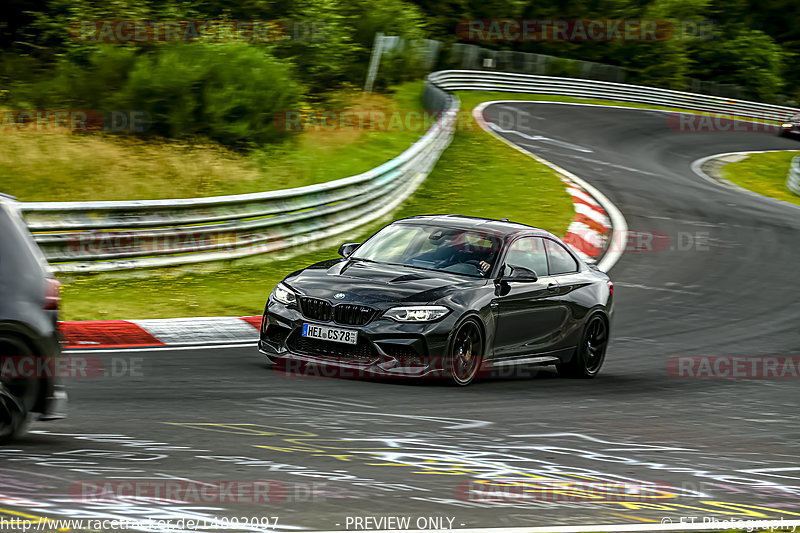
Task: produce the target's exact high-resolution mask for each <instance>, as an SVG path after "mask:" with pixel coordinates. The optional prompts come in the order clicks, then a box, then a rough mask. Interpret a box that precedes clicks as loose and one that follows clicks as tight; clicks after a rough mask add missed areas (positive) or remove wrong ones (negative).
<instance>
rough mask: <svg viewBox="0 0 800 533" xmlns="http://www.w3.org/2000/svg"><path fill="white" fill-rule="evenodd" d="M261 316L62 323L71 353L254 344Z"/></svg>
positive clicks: (62, 331)
mask: <svg viewBox="0 0 800 533" xmlns="http://www.w3.org/2000/svg"><path fill="white" fill-rule="evenodd" d="M260 326H261V317H260V316H242V317H191V318H164V319H147V320H97V321H86V322H61V323H60V324H59V327H60V329H61V333H62V334H63V335H64V343H65V347H66V348H67V349H78V348H142V347H152V346H172V345H182V346H187V347H191V346H208V345H223V344H244V343H247V344H252V343H255V342H256V341H258V330H259V327H260Z"/></svg>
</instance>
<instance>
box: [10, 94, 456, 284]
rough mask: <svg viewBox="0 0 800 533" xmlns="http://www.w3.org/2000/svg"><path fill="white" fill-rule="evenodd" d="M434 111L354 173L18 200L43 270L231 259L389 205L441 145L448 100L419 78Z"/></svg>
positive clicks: (344, 227) (338, 229) (344, 226)
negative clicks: (260, 184)
mask: <svg viewBox="0 0 800 533" xmlns="http://www.w3.org/2000/svg"><path fill="white" fill-rule="evenodd" d="M423 101H424V102H425V104H426V106H427V108H428V109H430V110H433V111H437V112H441V116H440V117H439V119H438V121H437V122H436V123H435V124H434V125H433V126H432V127H431V128H430V129H429V130H428V131H427V132H426V133H425V134H424V135H423V136H422V137H421V138H420V140H419V141H417V142H416V143H414V144H413V145H412V146H411V147H410V148H409V149H408V150H406V151H405V152H403V153H402V154H400V155H399V156H398V157H396V158H395V159H393V160H391V161H389V162H387V163H385V164H383V165H381V166H379V167H377V168H374V169H372V170H369V171H367V172H364V173H363V174H359V175H357V176H351V177H348V178H343V179H339V180H335V181H330V182H326V183H320V184H316V185H310V186H307V187H298V188H294V189H284V190H277V191H267V192H261V193H253V194H240V195H233V196H216V197H207V198H187V199H175V200H137V201H114V202H33V203H22V204H21V205H20V207H21V210H22V213H23V216H24V218H25V221H26V223H27V224H28V227H29V229H30V230H31V231H32V232H33V234H34V238H35V239H36V242H37V243H38V244H39V246H40V248H41V249H42V251H43V252H44V254H45V256H46V257H47V259H48V261H50V263H51V264H52V266H53V269H54V270H56V271H60V272H97V271H107V270H121V269H131V268H149V267H158V266H167V265H178V264H188V263H196V262H205V261H212V260H219V259H233V258H238V257H244V256H248V255H254V254H259V253H265V252H272V251H276V250H281V249H285V248H289V247H292V246H297V245H300V244H304V243H307V242H310V241H314V240H319V239H324V238H327V237H330V236H332V235H335V234H337V233H342V232H344V231H348V230H350V229H353V228H356V227H359V226H362V225H364V224H366V223H368V222H370V221H373V220H376V219H378V218H380V217H382V216H384V215H386V214H387V213H389V212H391V211H392V210H393V209H394V208H396V207H397V206H398V205H399V204H400V203H401V202H402V201H403V200H405V199H406V198H407V197H408V196H409V195H410V194H411V193H413V192H414V190H415V189H416V188H417V187H418V186H419V184H420V183H421V182H422V181H423V180H424V179H425V178H426V177H427V175H428V173H429V172H430V171H431V169H432V168H433V166H434V164H435V163H436V161H437V160H438V159H439V156H440V154H441V153H442V151H444V149H445V148H446V147H447V146H448V144H449V143H450V140H451V139H452V135H453V124H454V122H455V119H456V115H457V112H458V105H459V104H458V99H457V98H455V97H454V96H451V95H449V94H447V93H445V92H444V91H442V90H441V89H438V88H437V87H435V86H433V84H431V83H430V82H428V83H426V87H425V92H424V94H423Z"/></svg>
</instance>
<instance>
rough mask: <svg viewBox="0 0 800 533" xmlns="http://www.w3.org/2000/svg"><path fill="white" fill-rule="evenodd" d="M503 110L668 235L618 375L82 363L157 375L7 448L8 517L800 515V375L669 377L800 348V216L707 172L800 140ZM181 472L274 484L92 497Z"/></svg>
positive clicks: (151, 360)
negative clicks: (336, 373)
mask: <svg viewBox="0 0 800 533" xmlns="http://www.w3.org/2000/svg"><path fill="white" fill-rule="evenodd" d="M520 114H522V115H527V116H528V119H526V120H524V121H522V122H520V121H519V119H517V121H516V122H514V123H513V125H512V126H509V124H508V123H507V121H508V120H509V119H508V117H511V116H518V115H520ZM487 116H488V119H489V120H490V121H493V122H495V123H500V124H501V125H502V126H503V130H504V131H506V133H504V134H503V135H504V136H505V137H506V138H507V139H509V140H511V141H513V142H515V143H517V144H519V145H520V146H522V147H524V148H526V149H528V150H530V151H531V152H533V153H535V154H537V155H539V156H541V157H543V158H545V159H547V160H549V161H551V162H553V163H556V164H558V165H560V166H561V167H563V168H565V169H567V170H569V171H571V172H573V173H575V174H576V175H578V176H579V177H581V178H584V179H586V180H587V181H589V182H590V183H591V184H592V185H594V186H595V187H597V188H598V189H599V190H600V191H601V192H603V193H604V194H605V195H606V196H607V197H608V198H609V199H610V200H611V201H613V202H614V203H615V204H616V206H617V207H618V208H619V209H620V210H621V211H622V213H623V214H624V216H625V218H626V220H627V223H628V226H629V229H630V230H631V231H632V232H636V233H637V234H642V235H645V236H647V235H650V236H652V240H650V241H649V242H652V248H653V250H651V251H638V252H630V253H625V254H624V255H623V256H622V258H621V259H620V261H619V262H618V263H617V265H616V266H615V267H614V268H613V269H612V270H611V277H612V279H613V280H614V281H615V283H616V295H617V303H616V306H617V307H616V316H615V320H614V323H613V327H612V332H613V339H612V344H611V346H610V348H609V352H608V356H607V360H606V364H605V367H604V369H603V371H602V372H601V375H600V377H599V378H598V379H596V380H593V381H572V380H565V379H559V378H557V377H556V376H555V374H554V373H553V372H552V371H550V370H549V369H548V370H542V371H540V372H538V373H536V372H533V371H518V372H517V375H515V376H512V377H508V376H497V377H493V378H490V379H484V380H482V381H479V382H477V383H475V384H473V385H472V386H470V387H467V388H465V389H455V388H450V387H446V386H441V385H436V384H416V383H404V382H399V383H398V382H376V381H373V380H354V379H331V378H312V377H303V376H298V375H289V376H287V375H286V373H284V372H279V371H275V370H273V369H270V368H268V367H266V366H265V365H264V363H263V362H262V359H261V357H260V356H259V355H258V354H257V352H256V349H255V347H254V346H249V347H237V348H213V349H182V350H162V351H148V352H137V351H119V352H117V353H113V354H110V353H97V354H88V355H87V354H86V353H81V354H76V355H79V356H91V357H100V358H103V359H104V360H105V361H107V362H108V361H111V359H112V358H116V359H117V361H118V362H117V364H118V367H119V368H120V369H122V367H123V366H127V367H130V365H131V364H135V365H136V374H137V375H136V376H130V375H121V376H119V377H106V378H96V379H75V380H70V381H69V382H68V386H69V391H70V395H71V414H70V417H69V419H67V420H64V421H60V422H54V423H47V424H45V423H40V424H37V425H35V426H34V428H33V432H32V433H31V434H30V435H28V436H27V437H25V438H24V439H23V440H21V441H19V442H17V443H15V444H14V445H12V446H7V447H5V448H1V449H0V455H2V457H3V459H2V462H0V465H2V466H1V467H0V468H1V470H0V475H2V478H1V479H0V482H1V483H2V485H3V488H2V490H0V493H2V494H4V495H6V496H8V498H6V499H4V500H3V501H2V502H0V509H2V511H0V512H2V513H5V514H7V515H8V516H13V515H14V513H23V514H24V515H28V516H49V517H59V518H79V517H89V518H91V517H94V516H103V517H128V518H154V517H155V518H173V519H178V518H181V517H189V516H194V517H201V516H205V517H227V518H231V517H243V518H247V517H253V516H256V517H266V516H277V517H279V519H278V529H295V528H307V529H346V528H347V527H348V526H349V528H350V529H353V527H354V525H355V522H354V518H355V517H362V518H363V517H366V516H369V517H380V516H397V517H407V518H410V523H409V524H408V525H409V527H411V528H416V527H420V526H427V527H433V526H437V525H439V523H433V522H431V521H429V520H423V521H422V522H418V518H424V519H432V520H433V519H436V520H443V522H441V525H444V526H445V527H447V526H450V525H451V526H452V527H455V528H461V527H487V526H547V525H555V524H563V525H577V524H580V525H588V524H598V523H631V522H637V521H642V520H645V521H647V520H653V521H656V522H658V521H660V520H661V519H662V518H665V517H669V518H671V519H673V520H675V521H678V520H679V519H680V517H686V516H696V517H707V516H715V517H717V518H722V517H729V516H736V517H738V518H742V519H744V518H757V517H770V518H779V517H783V518H784V519H800V413H799V412H798V404H800V402H799V401H798V391H800V381H798V379H800V378H797V377H794V378H793V377H792V376H791V375H788V377H785V378H782V379H697V378H692V377H675V376H674V375H671V373H670V372H668V365H670V364H671V365H675V366H672V367H670V368H672V370H673V371H672V374H674V370H675V368H676V367H677V366H676V365H677V363H676V362H675V361H677V360H676V359H672V358H676V357H686V356H746V357H768V356H798V355H800V304H798V295H800V291H798V287H797V285H798V266H797V265H798V264H800V251H799V250H798V245H800V209H798V208H794V207H791V206H788V205H784V204H779V203H777V202H774V201H770V200H767V199H761V198H756V197H753V196H750V195H746V194H742V193H741V192H738V191H733V190H728V189H725V188H722V187H719V186H717V185H714V184H711V183H708V182H706V181H703V180H701V179H700V178H699V177H697V176H696V175H694V174H693V173H692V171H691V170H690V165H691V163H692V162H693V161H695V160H696V159H698V158H700V157H703V156H707V155H711V154H716V153H721V152H731V151H737V150H762V149H797V148H798V146H799V145H798V143H797V142H796V141H790V140H786V139H781V138H778V137H777V136H775V135H774V134H771V133H753V132H751V133H744V132H735V133H734V132H728V133H725V132H718V133H713V134H712V133H689V132H679V131H674V130H673V129H671V128H670V127H669V125H670V123H669V122H668V119H667V117H666V115H664V114H662V113H655V112H648V111H640V110H625V109H612V108H595V107H581V106H571V105H555V104H537V103H518V104H513V105H510V104H496V105H492V106H489V107H488V108H487ZM504 116H505V119H504ZM504 122H506V123H504ZM512 122H513V121H512ZM514 131H517V132H520V133H524V134H525V135H518V134H517V133H514ZM537 136H538V137H537ZM532 137H533V138H534V139H538V140H531V138H532ZM554 141H555V142H554ZM490 186H492V184H491V183H487V187H490ZM509 194H513V191H509ZM645 239H646V240H647V239H651V237H645ZM254 283H257V280H254ZM267 290H268V288H266V287H265V291H264V292H265V296H266V293H267ZM669 361H672V363H669ZM123 370H124V369H122V370H120V373H121V374H126V372H124V371H123ZM509 478H513V479H516V480H517V482H516V483H511V484H505V485H502V484H493V481H494V482H497V480H508V479H509ZM166 480H173V481H176V482H181V483H183V485H182V486H183V487H184V489H185V488H186V487H189V486H192V483H193V482H196V483H199V484H202V483H215V482H220V481H237V480H238V481H242V482H253V481H264V480H269V481H273V482H274V483H273V484H271V485H270V493H269V494H268V495H266V496H265V495H263V494H262V496H261V497H260V498H259V499H260V500H261V501H259V502H257V503H248V502H247V501H245V500H246V499H247V498H246V497H239V498H237V497H236V495H235V494H234V495H230V496H228V495H223V497H222V498H216V499H217V501H213V499H212V501H203V499H202V497H196V498H194V499H191V498H190V500H192V501H189V502H187V503H184V504H181V505H175V504H169V503H167V502H163V501H159V500H155V499H148V498H146V497H141V498H139V499H126V500H116V501H90V500H91V497H89V498H83V497H82V496H81V492H80V491H81V490H82V488H83V487H84V485H81V484H80V482H83V483H94V484H102V482H104V481H108V482H111V483H115V484H117V483H121V482H124V481H130V482H137V483H140V484H142V483H149V482H153V483H154V484H158V483H162V484H163V483H166ZM114 486H117V485H114ZM243 486H244V485H243ZM185 494H186V493H185V492H184V495H185ZM82 500H86V501H82ZM264 500H267V501H264ZM17 516H20V515H19V514H17ZM371 525H372V526H373V527H374V526H376V525H380V524H376V523H371ZM383 525H384V526H397V525H398V524H397V523H383ZM242 529H243V528H242ZM250 529H253V528H250ZM256 529H264V530H266V529H269V528H268V527H263V528H256Z"/></svg>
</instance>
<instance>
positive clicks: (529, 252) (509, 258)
mask: <svg viewBox="0 0 800 533" xmlns="http://www.w3.org/2000/svg"><path fill="white" fill-rule="evenodd" d="M506 265H513V266H520V267H523V268H527V269H528V270H533V271H534V272H536V275H537V276H539V277H541V276H547V275H548V274H547V273H548V269H547V255H546V254H545V251H544V245H543V243H542V239H540V238H539V237H522V238H521V239H517V240H516V241H514V243H513V244H512V245H511V246H510V247H509V248H508V253H506Z"/></svg>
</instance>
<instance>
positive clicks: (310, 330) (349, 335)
mask: <svg viewBox="0 0 800 533" xmlns="http://www.w3.org/2000/svg"><path fill="white" fill-rule="evenodd" d="M303 337H308V338H309V339H320V340H323V341H333V342H342V343H344V344H357V343H358V331H356V330H352V329H342V328H330V327H328V326H317V325H315V324H303Z"/></svg>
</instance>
